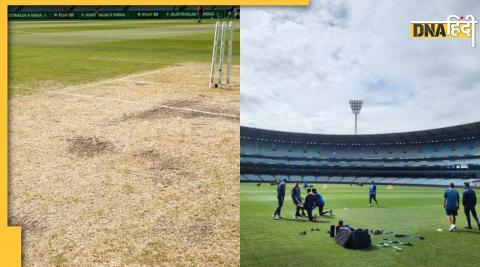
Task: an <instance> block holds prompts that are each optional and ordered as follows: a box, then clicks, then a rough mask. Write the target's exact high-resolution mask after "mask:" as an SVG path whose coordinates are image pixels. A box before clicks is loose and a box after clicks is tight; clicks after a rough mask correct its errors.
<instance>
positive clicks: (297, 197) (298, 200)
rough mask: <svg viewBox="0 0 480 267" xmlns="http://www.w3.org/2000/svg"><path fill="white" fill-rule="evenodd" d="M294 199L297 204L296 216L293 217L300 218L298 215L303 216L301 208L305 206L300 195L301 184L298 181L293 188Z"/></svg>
mask: <svg viewBox="0 0 480 267" xmlns="http://www.w3.org/2000/svg"><path fill="white" fill-rule="evenodd" d="M292 201H293V204H294V205H295V216H293V218H295V219H298V217H301V216H300V210H301V209H302V207H303V205H302V197H301V195H300V186H299V185H298V183H296V184H295V186H294V187H293V188H292ZM302 212H303V210H302Z"/></svg>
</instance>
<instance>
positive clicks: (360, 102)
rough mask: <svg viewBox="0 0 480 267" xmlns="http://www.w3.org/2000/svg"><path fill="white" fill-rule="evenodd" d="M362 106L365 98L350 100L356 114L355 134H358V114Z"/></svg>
mask: <svg viewBox="0 0 480 267" xmlns="http://www.w3.org/2000/svg"><path fill="white" fill-rule="evenodd" d="M362 106H363V100H350V107H351V108H352V112H353V114H355V134H357V115H358V114H359V113H360V110H361V109H362Z"/></svg>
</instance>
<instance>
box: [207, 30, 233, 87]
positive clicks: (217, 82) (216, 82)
mask: <svg viewBox="0 0 480 267" xmlns="http://www.w3.org/2000/svg"><path fill="white" fill-rule="evenodd" d="M220 25H221V26H220ZM227 35H228V37H227ZM227 38H228V44H227V45H228V51H227V77H226V78H225V80H224V79H223V65H224V62H223V61H224V55H225V42H226V39H227ZM218 39H220V51H219V52H217V50H218ZM232 48H233V21H230V22H228V29H227V22H226V21H223V22H221V23H220V21H217V22H216V23H215V33H214V35H213V51H212V63H211V64H210V83H209V87H210V88H214V87H215V88H221V87H224V88H228V87H230V85H231V82H232ZM217 54H218V79H215V65H216V64H217Z"/></svg>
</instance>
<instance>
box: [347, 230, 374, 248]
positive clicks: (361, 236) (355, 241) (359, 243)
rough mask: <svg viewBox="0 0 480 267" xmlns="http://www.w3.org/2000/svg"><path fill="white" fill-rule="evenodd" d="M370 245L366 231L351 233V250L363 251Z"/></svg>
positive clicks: (370, 241)
mask: <svg viewBox="0 0 480 267" xmlns="http://www.w3.org/2000/svg"><path fill="white" fill-rule="evenodd" d="M371 245H372V240H371V239H370V234H369V233H368V230H362V229H358V230H355V231H353V232H352V248H353V249H365V248H369V247H370V246H371Z"/></svg>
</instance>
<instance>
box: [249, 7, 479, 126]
mask: <svg viewBox="0 0 480 267" xmlns="http://www.w3.org/2000/svg"><path fill="white" fill-rule="evenodd" d="M467 2H468V1H467ZM479 11H480V5H479V4H478V3H477V1H470V3H468V4H465V3H461V4H460V3H456V2H454V1H446V0H443V1H441V2H437V1H413V0H408V1H403V2H402V4H401V5H399V4H398V1H393V0H388V1H374V0H371V1H353V0H352V1H315V0H312V1H311V6H309V7H297V8H292V7H262V8H259V7H247V8H242V22H241V49H242V51H241V69H242V74H241V85H242V86H241V124H242V125H246V126H253V127H260V128H267V129H275V130H282V131H297V132H316V133H337V134H341V133H342V134H343V133H351V132H352V129H353V115H352V114H351V111H350V108H349V106H348V100H349V99H353V98H360V99H364V100H365V107H364V109H363V110H362V112H361V114H360V117H359V127H360V128H359V130H360V132H361V133H383V132H400V131H409V130H419V129H427V128H435V127H444V126H450V125H455V124H461V123H468V122H472V121H478V120H480V117H479V114H480V105H478V104H477V102H478V99H480V80H479V78H478V74H479V73H480V64H479V63H478V62H480V50H479V49H480V44H478V46H479V47H478V48H476V49H472V48H471V47H470V43H469V42H470V40H468V39H464V40H458V39H457V40H453V39H452V40H432V39H425V40H419V39H411V38H410V37H409V29H408V23H409V21H410V20H432V19H435V20H442V19H445V18H446V16H448V15H450V14H459V15H466V14H474V15H476V17H477V20H478V19H480V17H479V16H480V12H479ZM477 26H478V25H477ZM477 28H478V27H477ZM477 35H478V31H477Z"/></svg>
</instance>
